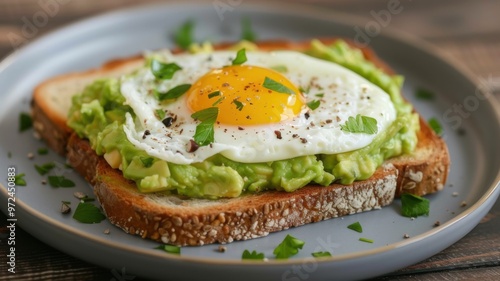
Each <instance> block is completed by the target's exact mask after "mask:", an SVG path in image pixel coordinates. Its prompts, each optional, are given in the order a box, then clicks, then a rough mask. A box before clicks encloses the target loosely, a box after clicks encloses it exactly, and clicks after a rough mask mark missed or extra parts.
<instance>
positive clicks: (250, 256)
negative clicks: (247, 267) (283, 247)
mask: <svg viewBox="0 0 500 281" xmlns="http://www.w3.org/2000/svg"><path fill="white" fill-rule="evenodd" d="M264 257H265V256H264V253H257V251H252V252H250V251H249V250H245V251H243V254H242V255H241V259H243V260H263V259H264Z"/></svg>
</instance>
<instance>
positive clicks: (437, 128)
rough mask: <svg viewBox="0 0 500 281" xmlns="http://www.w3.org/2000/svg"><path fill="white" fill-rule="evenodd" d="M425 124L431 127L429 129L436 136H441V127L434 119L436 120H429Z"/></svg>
mask: <svg viewBox="0 0 500 281" xmlns="http://www.w3.org/2000/svg"><path fill="white" fill-rule="evenodd" d="M427 123H429V126H430V127H431V129H432V130H433V131H434V132H435V133H436V134H437V135H438V136H440V135H442V134H443V127H442V126H441V123H439V121H438V120H437V119H436V118H434V117H433V118H431V119H429V120H428V121H427Z"/></svg>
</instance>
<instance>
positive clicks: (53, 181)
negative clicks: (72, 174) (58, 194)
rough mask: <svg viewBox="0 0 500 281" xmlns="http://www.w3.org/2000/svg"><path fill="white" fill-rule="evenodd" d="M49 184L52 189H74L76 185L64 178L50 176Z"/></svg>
mask: <svg viewBox="0 0 500 281" xmlns="http://www.w3.org/2000/svg"><path fill="white" fill-rule="evenodd" d="M48 180H49V184H50V186H52V187H74V186H75V183H74V182H73V181H71V180H69V179H67V178H65V177H64V176H49V177H48Z"/></svg>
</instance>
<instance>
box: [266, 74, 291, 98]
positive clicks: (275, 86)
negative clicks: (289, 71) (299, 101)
mask: <svg viewBox="0 0 500 281" xmlns="http://www.w3.org/2000/svg"><path fill="white" fill-rule="evenodd" d="M262 86H264V88H266V89H269V90H272V91H275V92H278V93H282V94H289V95H295V92H294V91H292V90H291V89H290V88H288V87H287V86H285V85H283V84H281V83H280V82H278V81H275V80H273V79H271V78H269V77H267V76H266V78H265V79H264V83H262Z"/></svg>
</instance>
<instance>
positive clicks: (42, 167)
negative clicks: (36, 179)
mask: <svg viewBox="0 0 500 281" xmlns="http://www.w3.org/2000/svg"><path fill="white" fill-rule="evenodd" d="M55 167H56V164H55V163H54V162H49V163H45V164H43V165H40V166H38V165H35V169H36V170H37V172H38V173H39V174H40V175H41V176H43V175H45V174H48V173H49V172H50V170H52V169H54V168H55Z"/></svg>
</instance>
